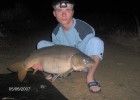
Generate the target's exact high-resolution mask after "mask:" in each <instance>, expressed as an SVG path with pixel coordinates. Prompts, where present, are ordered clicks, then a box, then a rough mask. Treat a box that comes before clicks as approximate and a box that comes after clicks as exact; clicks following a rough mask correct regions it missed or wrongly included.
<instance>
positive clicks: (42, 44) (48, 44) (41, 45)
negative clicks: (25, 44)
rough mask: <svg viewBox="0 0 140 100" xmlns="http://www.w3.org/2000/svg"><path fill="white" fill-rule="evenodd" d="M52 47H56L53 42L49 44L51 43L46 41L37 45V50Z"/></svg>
mask: <svg viewBox="0 0 140 100" xmlns="http://www.w3.org/2000/svg"><path fill="white" fill-rule="evenodd" d="M52 45H54V44H53V43H52V42H49V41H46V40H41V41H39V42H38V44H37V49H40V48H43V47H48V46H52Z"/></svg>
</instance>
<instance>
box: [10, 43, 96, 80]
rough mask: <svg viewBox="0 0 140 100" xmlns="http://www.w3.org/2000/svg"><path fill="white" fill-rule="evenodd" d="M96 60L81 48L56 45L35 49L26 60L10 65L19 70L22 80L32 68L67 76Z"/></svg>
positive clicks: (16, 70)
mask: <svg viewBox="0 0 140 100" xmlns="http://www.w3.org/2000/svg"><path fill="white" fill-rule="evenodd" d="M94 63H95V61H94V60H93V59H91V58H90V57H89V56H87V55H86V54H84V53H82V52H81V51H80V50H78V49H77V48H74V47H70V46H64V45H54V46H49V47H44V48H41V49H38V50H35V51H34V52H33V53H31V54H30V55H29V56H28V57H27V58H26V59H25V60H23V61H21V62H18V63H15V64H13V65H11V66H9V67H8V69H9V70H11V71H13V72H18V79H19V80H20V81H21V82H22V81H23V80H24V78H25V77H26V74H27V72H28V71H29V69H30V68H32V69H33V70H34V72H33V73H34V74H35V72H36V71H43V72H45V73H48V74H55V75H56V76H54V77H53V78H52V80H53V81H54V80H55V79H56V78H57V77H58V76H60V77H65V76H67V75H68V74H70V73H71V72H73V71H82V70H83V69H84V68H89V67H91V66H92V65H93V64H94Z"/></svg>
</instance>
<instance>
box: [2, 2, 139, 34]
mask: <svg viewBox="0 0 140 100" xmlns="http://www.w3.org/2000/svg"><path fill="white" fill-rule="evenodd" d="M75 2H76V6H75V14H74V17H75V18H78V19H82V20H85V21H86V22H88V23H89V24H91V25H92V26H93V27H95V28H96V30H97V31H99V33H111V31H112V29H113V30H114V28H115V29H116V28H117V29H121V28H127V29H128V30H130V29H131V30H133V31H135V30H136V23H135V20H134V16H135V15H136V16H137V17H139V5H138V4H139V3H138V0H137V1H134V0H133V1H132V0H131V1H130V0H129V1H124V0H111V1H107V0H86V1H85V0H75ZM51 4H52V0H1V1H0V25H1V26H0V31H1V32H3V33H15V32H19V31H23V30H28V29H36V28H35V27H37V28H39V27H44V28H45V27H46V26H49V27H50V29H51V28H52V29H53V28H54V27H55V25H56V23H57V22H56V20H55V18H54V16H53V13H52V11H53V9H52V7H51ZM50 24H51V25H50ZM103 26H104V30H103V32H101V29H100V28H101V27H103ZM130 27H131V28H130ZM46 28H47V27H46ZM52 29H51V30H52ZM109 31H110V32H109Z"/></svg>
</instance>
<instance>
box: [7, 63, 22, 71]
mask: <svg viewBox="0 0 140 100" xmlns="http://www.w3.org/2000/svg"><path fill="white" fill-rule="evenodd" d="M23 67H24V66H23V61H20V62H17V63H15V64H13V65H11V66H9V67H7V69H8V70H10V71H12V72H18V70H19V69H21V68H23Z"/></svg>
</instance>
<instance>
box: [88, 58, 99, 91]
mask: <svg viewBox="0 0 140 100" xmlns="http://www.w3.org/2000/svg"><path fill="white" fill-rule="evenodd" d="M91 58H92V59H93V60H94V61H95V64H94V65H93V66H92V67H90V68H89V69H88V73H87V80H86V81H87V83H91V82H94V81H95V78H94V73H95V71H96V68H97V67H98V65H99V63H100V61H101V58H100V57H98V56H91ZM89 89H90V90H91V91H93V92H97V91H100V90H101V87H100V86H99V85H96V86H90V87H89Z"/></svg>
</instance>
